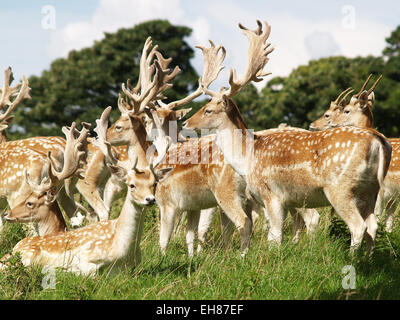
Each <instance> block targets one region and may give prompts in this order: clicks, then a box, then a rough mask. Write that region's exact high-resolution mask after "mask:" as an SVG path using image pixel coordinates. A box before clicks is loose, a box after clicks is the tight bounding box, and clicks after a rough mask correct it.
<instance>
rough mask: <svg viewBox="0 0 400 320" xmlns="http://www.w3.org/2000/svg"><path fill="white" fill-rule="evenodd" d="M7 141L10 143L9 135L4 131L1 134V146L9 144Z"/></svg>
mask: <svg viewBox="0 0 400 320" xmlns="http://www.w3.org/2000/svg"><path fill="white" fill-rule="evenodd" d="M7 141H8V138H7V133H5V131H4V130H3V131H2V132H1V133H0V144H2V143H5V142H7Z"/></svg>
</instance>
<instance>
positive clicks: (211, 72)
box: [157, 40, 226, 110]
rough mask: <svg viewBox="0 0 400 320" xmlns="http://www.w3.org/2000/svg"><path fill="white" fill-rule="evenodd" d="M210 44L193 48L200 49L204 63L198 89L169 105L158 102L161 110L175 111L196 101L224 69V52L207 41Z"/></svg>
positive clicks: (223, 49)
mask: <svg viewBox="0 0 400 320" xmlns="http://www.w3.org/2000/svg"><path fill="white" fill-rule="evenodd" d="M208 41H209V42H210V47H209V48H206V47H202V46H199V45H197V46H195V47H196V48H198V49H200V50H201V51H202V53H203V62H204V70H203V75H202V77H200V78H199V86H198V88H197V89H196V90H195V91H194V92H192V93H191V94H190V95H188V96H187V97H185V98H183V99H180V100H177V101H173V102H171V103H169V104H165V103H163V102H162V101H161V100H158V101H157V103H158V105H159V106H160V107H161V108H166V109H171V110H172V109H175V108H178V107H181V106H184V105H186V104H188V103H189V102H191V101H192V100H194V99H196V98H197V97H199V96H201V94H202V93H203V90H206V89H208V87H209V86H210V84H211V83H212V82H213V81H214V80H215V79H217V77H218V75H219V73H220V72H221V70H222V69H224V67H223V66H222V62H223V61H224V59H225V56H226V50H225V48H224V47H223V46H222V45H219V46H215V44H214V42H212V41H211V40H208Z"/></svg>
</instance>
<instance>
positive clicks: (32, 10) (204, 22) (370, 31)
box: [0, 0, 400, 85]
mask: <svg viewBox="0 0 400 320" xmlns="http://www.w3.org/2000/svg"><path fill="white" fill-rule="evenodd" d="M46 5H51V6H53V8H54V10H55V20H54V21H55V29H43V27H42V22H43V19H44V18H45V15H44V14H42V8H43V7H44V6H46ZM0 6H1V10H0V27H1V29H2V30H3V32H2V33H1V34H0V40H1V43H2V45H3V48H2V50H1V51H0V68H1V69H0V70H4V69H5V68H6V67H7V66H9V65H11V66H12V67H13V70H14V75H15V77H16V79H19V78H21V76H22V74H25V75H27V76H29V75H32V74H36V75H40V73H41V72H42V71H43V70H44V69H47V68H49V65H50V63H51V61H52V60H54V59H55V58H58V57H65V56H66V54H67V53H68V51H69V50H71V49H80V48H82V47H86V46H90V45H91V44H92V43H93V41H94V40H95V39H97V40H99V39H101V38H102V35H103V32H104V31H107V32H113V31H116V30H117V29H118V28H120V27H129V26H133V25H135V24H137V23H140V22H143V21H146V20H149V19H155V18H166V19H169V20H170V21H171V22H172V23H176V24H180V25H187V26H190V27H192V28H193V30H194V31H193V35H192V36H191V37H190V38H189V39H188V41H189V43H190V44H191V45H195V44H201V45H206V44H207V39H212V40H214V41H215V42H216V43H219V44H223V45H224V46H225V47H226V49H227V57H226V59H225V65H226V66H227V67H228V68H227V69H229V67H235V68H237V69H238V71H239V73H240V71H241V70H243V69H244V66H245V62H246V53H247V40H246V39H245V37H244V36H243V35H242V34H241V32H240V31H239V29H238V28H237V23H238V22H242V23H243V24H245V25H247V26H249V27H250V28H254V27H255V20H256V19H257V18H258V19H261V20H266V21H268V22H269V23H270V24H271V26H272V33H271V36H270V41H271V43H272V45H273V46H274V47H275V51H274V52H273V53H272V54H271V60H270V62H269V64H268V66H267V67H266V69H267V70H270V71H272V72H273V75H287V74H289V72H290V71H291V70H292V69H293V68H295V67H297V66H298V65H301V64H305V63H307V62H308V61H309V60H310V59H313V58H319V57H324V56H330V55H339V54H340V55H345V56H348V57H354V56H357V55H362V56H366V55H369V54H372V55H379V54H380V53H381V51H382V49H383V47H384V45H385V37H388V36H389V35H390V32H391V31H392V30H394V29H395V28H396V27H397V25H399V24H400V2H398V1H387V0H381V1H370V0H366V1H318V2H317V1H309V0H303V1H288V0H280V1H261V0H260V1H258V0H257V1H233V0H230V1H228V0H226V1H215V0H214V1H211V0H202V1H183V0H182V1H180V0H168V1H165V0H85V1H60V0H59V1H50V0H46V1H43V0H36V1H27V0H22V1H21V0H20V1H14V2H11V1H7V2H6V1H2V2H1V5H0ZM193 64H194V66H195V67H196V69H197V70H198V71H199V73H201V70H202V69H201V68H202V66H201V64H202V59H201V57H200V55H199V54H197V53H196V57H195V59H194V60H193ZM221 77H225V80H226V77H227V71H226V74H225V75H221ZM220 81H222V82H223V80H220ZM222 82H220V84H221V83H222ZM261 85H263V84H261Z"/></svg>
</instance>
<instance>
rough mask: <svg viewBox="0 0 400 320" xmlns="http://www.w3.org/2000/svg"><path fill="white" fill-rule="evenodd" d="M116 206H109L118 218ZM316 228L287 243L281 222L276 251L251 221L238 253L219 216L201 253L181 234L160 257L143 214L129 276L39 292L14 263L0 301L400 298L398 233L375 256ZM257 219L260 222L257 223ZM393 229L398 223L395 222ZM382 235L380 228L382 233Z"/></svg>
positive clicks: (154, 213) (13, 236) (77, 281)
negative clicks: (246, 243) (137, 259)
mask: <svg viewBox="0 0 400 320" xmlns="http://www.w3.org/2000/svg"><path fill="white" fill-rule="evenodd" d="M119 210H120V203H119V204H117V205H115V206H114V207H113V215H112V216H113V217H115V216H117V214H118V212H119ZM319 211H320V213H321V216H322V218H321V222H320V226H319V228H318V231H317V232H316V234H315V235H313V236H308V235H306V234H303V235H302V237H301V238H300V241H299V242H298V243H297V244H294V243H292V241H291V229H292V222H291V220H290V218H288V220H287V222H286V224H285V237H284V242H283V244H282V246H281V247H280V248H277V247H274V246H270V245H269V244H268V243H267V233H266V232H265V231H262V221H257V223H256V229H255V232H254V235H253V238H252V243H251V247H250V250H249V252H248V254H247V256H246V257H245V258H241V257H240V254H239V246H240V239H239V237H238V235H237V234H235V235H234V237H233V239H232V242H231V243H230V245H229V246H228V247H227V248H221V241H220V240H221V231H220V227H219V218H217V219H215V221H214V225H213V228H212V230H211V231H210V233H209V239H208V242H207V245H206V247H205V250H204V252H202V253H201V254H197V255H196V256H195V257H194V258H193V259H189V258H188V256H187V252H186V245H185V240H184V239H185V238H184V236H185V235H184V228H182V229H180V230H179V231H178V232H177V233H176V234H175V235H174V237H173V239H172V240H171V243H170V245H169V247H168V252H167V255H166V256H165V257H162V255H161V254H160V251H159V245H158V235H159V232H158V230H159V214H158V209H157V208H156V207H152V208H150V209H149V210H148V211H147V215H146V222H145V224H146V228H145V232H144V236H143V240H142V255H143V257H142V258H143V260H142V263H141V264H140V265H139V266H138V267H137V268H136V269H134V270H124V271H121V272H119V273H117V274H113V275H111V274H110V273H109V272H108V271H109V270H104V271H103V272H101V273H99V274H98V275H96V276H95V277H84V276H76V275H73V274H71V273H65V272H62V271H57V273H56V287H55V289H43V287H42V279H43V277H44V276H45V275H44V274H43V273H42V271H41V268H39V267H34V268H24V267H23V266H22V265H21V263H20V262H19V259H18V257H15V258H14V261H13V263H12V265H11V267H10V269H8V270H6V271H2V272H0V299H398V298H400V264H399V260H398V254H399V253H400V251H399V249H400V231H399V230H398V228H395V229H394V230H395V231H394V232H393V233H392V234H387V233H384V232H382V231H379V233H378V239H377V246H376V250H375V252H374V254H373V255H372V256H371V257H369V256H368V255H366V254H365V251H366V250H365V247H364V246H363V247H362V248H361V250H359V252H357V253H356V254H354V255H351V254H350V253H349V243H350V236H349V232H348V229H347V228H346V226H345V225H344V223H343V222H342V221H341V220H339V219H338V218H331V217H330V210H329V209H327V208H326V209H321V210H319ZM260 220H262V219H260ZM396 225H397V224H396ZM380 230H382V228H380ZM23 233H24V231H23V228H22V227H21V226H20V225H17V224H13V225H11V224H6V227H5V230H4V232H3V234H2V235H1V237H0V254H1V256H2V255H3V254H5V253H7V252H11V250H12V247H13V246H14V245H15V243H16V242H17V241H18V240H19V239H21V238H22V237H23V235H24V234H23ZM347 265H351V266H353V267H354V268H355V272H356V288H355V289H344V288H343V287H342V280H343V278H344V277H345V276H346V274H342V269H343V267H344V266H347Z"/></svg>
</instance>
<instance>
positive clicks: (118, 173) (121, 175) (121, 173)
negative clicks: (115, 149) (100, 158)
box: [107, 163, 127, 182]
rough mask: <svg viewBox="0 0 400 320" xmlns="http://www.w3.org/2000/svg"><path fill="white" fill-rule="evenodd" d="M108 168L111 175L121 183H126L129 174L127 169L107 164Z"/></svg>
mask: <svg viewBox="0 0 400 320" xmlns="http://www.w3.org/2000/svg"><path fill="white" fill-rule="evenodd" d="M107 166H108V167H109V168H110V170H111V173H112V174H113V175H114V176H115V177H116V178H117V179H118V180H120V181H122V182H125V180H126V175H127V172H126V170H125V168H122V167H120V166H114V165H112V164H109V163H107Z"/></svg>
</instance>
